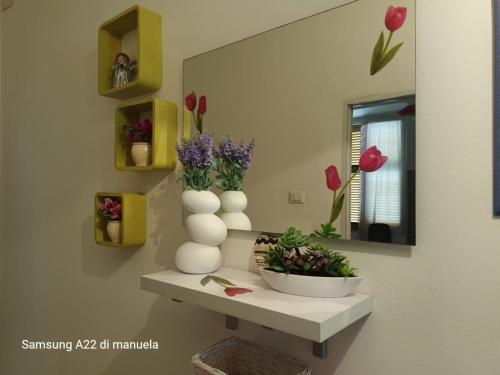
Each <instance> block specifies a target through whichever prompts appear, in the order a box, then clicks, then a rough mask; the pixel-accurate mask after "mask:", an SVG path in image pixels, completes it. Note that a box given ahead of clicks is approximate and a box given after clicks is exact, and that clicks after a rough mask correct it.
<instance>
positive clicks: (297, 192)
mask: <svg viewBox="0 0 500 375" xmlns="http://www.w3.org/2000/svg"><path fill="white" fill-rule="evenodd" d="M392 5H394V6H396V8H392V11H391V10H389V7H390V6H392ZM403 8H405V12H406V14H405V15H403V11H402V9H403ZM394 12H396V14H395V13H394ZM397 12H399V13H397ZM389 13H390V14H389ZM391 30H392V31H391ZM193 90H194V91H196V92H197V93H199V94H200V95H206V96H207V101H208V111H207V114H206V116H205V120H204V127H205V130H204V131H206V132H210V133H212V134H214V135H215V136H216V137H218V138H223V137H225V136H227V135H229V136H231V137H232V138H234V139H236V140H239V139H243V140H246V141H250V140H252V139H255V143H256V148H255V155H254V160H253V165H252V167H251V168H250V170H249V171H248V173H247V175H246V177H245V180H244V191H245V193H246V195H247V197H248V206H247V208H246V214H247V215H248V216H249V218H250V220H251V222H252V230H255V231H263V232H276V233H278V232H283V231H284V230H286V228H288V227H290V226H295V227H297V228H300V229H301V230H302V231H303V232H304V233H312V232H313V231H314V230H316V229H317V228H319V227H320V225H321V224H324V223H327V222H329V220H330V216H331V215H330V214H331V207H332V203H333V190H330V189H329V188H328V187H327V183H326V177H325V169H326V168H327V167H328V166H331V165H334V166H336V168H337V170H338V173H339V175H340V178H341V180H342V183H345V182H346V181H347V180H348V179H349V178H350V176H351V175H353V178H352V181H351V184H350V185H349V187H348V188H346V189H345V194H344V201H343V206H342V207H343V208H342V210H341V211H340V214H339V215H338V217H336V218H335V220H334V222H333V226H334V227H335V228H336V229H337V232H339V233H340V234H341V236H342V237H341V238H342V239H352V240H360V241H376V242H384V243H397V244H408V245H413V244H415V124H416V122H415V4H414V0H400V1H398V2H397V3H392V2H388V1H385V0H357V1H355V2H352V3H349V4H346V5H342V6H340V7H337V8H335V9H331V10H329V11H326V12H323V13H320V14H317V15H314V16H311V17H308V18H305V19H302V20H299V21H297V22H294V23H291V24H287V25H285V26H282V27H279V28H277V29H274V30H271V31H268V32H265V33H262V34H259V35H256V36H254V37H251V38H247V39H244V40H242V41H239V42H236V43H232V44H230V45H228V46H225V47H221V48H218V49H216V50H213V51H210V52H207V53H204V54H201V55H198V56H194V57H192V58H189V59H187V60H185V61H184V93H185V95H187V94H188V93H190V92H191V91H193ZM372 146H376V147H377V149H378V150H380V151H381V153H382V154H383V155H384V156H387V157H388V160H387V162H386V163H385V164H384V165H383V166H382V168H380V169H379V170H377V171H373V172H367V171H363V170H361V171H359V170H360V168H361V169H363V164H362V165H360V163H359V160H360V156H361V155H362V154H363V153H365V151H366V150H367V149H370V147H372ZM365 169H366V168H365ZM358 171H359V172H358ZM337 193H339V194H340V191H337Z"/></svg>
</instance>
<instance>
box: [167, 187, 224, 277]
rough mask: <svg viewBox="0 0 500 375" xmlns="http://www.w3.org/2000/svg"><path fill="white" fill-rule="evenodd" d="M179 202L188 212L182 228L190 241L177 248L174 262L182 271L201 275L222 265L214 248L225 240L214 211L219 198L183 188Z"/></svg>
mask: <svg viewBox="0 0 500 375" xmlns="http://www.w3.org/2000/svg"><path fill="white" fill-rule="evenodd" d="M182 204H183V205H184V208H185V209H186V211H189V212H190V213H191V214H190V215H189V216H188V217H187V219H186V228H187V232H188V234H189V236H190V237H191V239H192V241H189V242H186V243H185V244H183V245H182V246H181V247H179V248H178V249H177V252H176V254H175V265H176V266H177V268H179V270H181V271H182V272H185V273H192V274H205V273H212V272H215V271H217V270H218V269H219V268H220V266H221V264H222V254H221V252H220V250H219V248H218V247H217V246H218V245H220V244H221V243H223V242H224V241H225V240H226V237H227V227H226V224H225V223H224V221H222V220H221V219H220V218H219V217H217V215H215V213H216V212H217V211H218V210H219V208H220V200H219V198H218V197H217V195H215V194H214V193H212V192H211V191H196V190H186V191H184V192H183V193H182Z"/></svg>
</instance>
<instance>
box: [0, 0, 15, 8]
mask: <svg viewBox="0 0 500 375" xmlns="http://www.w3.org/2000/svg"><path fill="white" fill-rule="evenodd" d="M13 4H14V0H2V10H5V9H7V8H10V7H11V6H12V5H13Z"/></svg>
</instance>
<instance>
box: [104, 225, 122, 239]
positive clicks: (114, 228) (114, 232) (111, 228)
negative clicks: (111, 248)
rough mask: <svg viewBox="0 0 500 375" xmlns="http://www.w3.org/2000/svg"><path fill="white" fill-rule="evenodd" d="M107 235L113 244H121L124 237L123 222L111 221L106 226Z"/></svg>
mask: <svg viewBox="0 0 500 375" xmlns="http://www.w3.org/2000/svg"><path fill="white" fill-rule="evenodd" d="M106 233H107V234H108V237H109V239H110V240H111V242H113V243H119V242H120V241H121V237H122V222H121V221H119V220H109V221H108V223H107V224H106Z"/></svg>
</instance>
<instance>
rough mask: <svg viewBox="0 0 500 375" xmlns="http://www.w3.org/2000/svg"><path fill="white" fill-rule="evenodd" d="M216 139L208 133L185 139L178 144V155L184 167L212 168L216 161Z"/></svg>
mask: <svg viewBox="0 0 500 375" xmlns="http://www.w3.org/2000/svg"><path fill="white" fill-rule="evenodd" d="M213 148H214V140H213V138H212V137H211V136H210V135H208V134H202V135H200V136H199V137H195V138H193V139H188V140H184V141H183V143H182V144H181V145H177V146H176V149H177V155H178V156H179V160H180V162H181V163H182V165H184V168H185V169H186V168H210V167H211V166H212V164H213V162H214V153H213Z"/></svg>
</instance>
